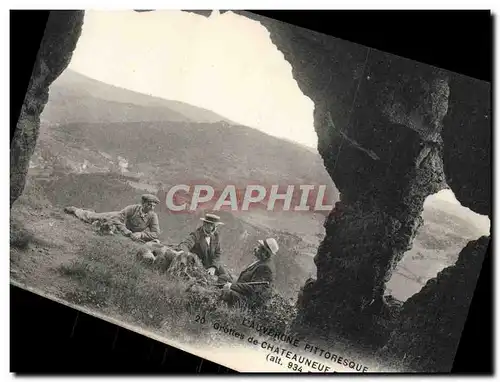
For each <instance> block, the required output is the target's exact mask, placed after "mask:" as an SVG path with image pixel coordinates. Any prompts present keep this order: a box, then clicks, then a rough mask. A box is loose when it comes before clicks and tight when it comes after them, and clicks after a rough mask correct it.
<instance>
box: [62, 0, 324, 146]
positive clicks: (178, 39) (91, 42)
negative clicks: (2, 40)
mask: <svg viewBox="0 0 500 382" xmlns="http://www.w3.org/2000/svg"><path fill="white" fill-rule="evenodd" d="M69 68H71V69H72V70H74V71H76V72H79V73H81V74H84V75H86V76H88V77H91V78H94V79H97V80H99V81H102V82H105V83H109V84H112V85H115V86H119V87H122V88H126V89H130V90H134V91H137V92H140V93H145V94H150V95H153V96H156V97H161V98H165V99H171V100H178V101H182V102H186V103H189V104H191V105H194V106H200V107H203V108H205V109H209V110H212V111H214V112H216V113H218V114H221V115H223V116H224V117H227V118H228V119H230V120H233V121H235V122H238V123H241V124H243V125H246V126H249V127H254V128H256V129H259V130H262V131H264V132H266V133H267V134H270V135H273V136H277V137H280V138H286V139H289V140H292V141H294V142H297V143H300V144H303V145H306V146H308V147H311V148H316V147H317V136H316V133H315V131H314V127H313V108H314V104H313V102H312V101H311V100H310V99H309V98H307V97H306V96H304V95H303V94H302V92H301V91H300V89H299V87H298V85H297V83H296V81H295V80H294V79H293V76H292V72H291V66H290V64H289V63H288V62H287V61H285V59H284V57H283V54H282V53H281V52H280V51H278V49H277V48H276V47H275V46H274V44H273V43H272V42H271V40H270V38H269V32H268V31H267V29H265V28H264V27H263V26H262V25H261V24H260V23H258V22H256V21H253V20H250V19H247V18H245V17H243V16H239V15H236V14H234V13H231V12H228V13H224V14H222V15H221V14H219V13H218V12H216V13H215V14H212V16H210V17H209V18H206V17H203V16H200V15H196V14H192V13H188V12H182V11H176V10H163V11H155V12H142V13H138V12H133V11H86V15H85V20H84V25H83V30H82V35H81V37H80V40H79V41H78V45H77V47H76V50H75V52H74V55H73V58H72V60H71V63H70V66H69Z"/></svg>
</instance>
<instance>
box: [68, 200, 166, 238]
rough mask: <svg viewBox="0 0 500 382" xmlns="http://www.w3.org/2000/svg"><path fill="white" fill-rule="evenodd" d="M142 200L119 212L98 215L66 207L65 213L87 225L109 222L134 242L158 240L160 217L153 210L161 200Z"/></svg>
mask: <svg viewBox="0 0 500 382" xmlns="http://www.w3.org/2000/svg"><path fill="white" fill-rule="evenodd" d="M141 200H142V203H141V204H132V205H130V206H127V207H125V208H124V209H123V210H121V211H117V212H103V213H96V212H94V211H90V210H84V209H80V208H76V207H66V208H65V209H64V211H65V212H67V213H70V214H73V215H75V216H76V217H78V218H79V219H80V220H83V221H85V222H87V223H93V222H95V221H109V222H111V223H112V224H114V225H115V226H116V228H117V229H118V230H119V231H120V232H121V233H122V234H123V235H125V236H128V237H130V238H131V239H132V240H134V241H144V242H148V241H152V240H157V239H158V236H159V234H160V224H159V222H158V215H157V214H156V213H155V212H154V211H153V210H154V207H155V206H156V205H157V204H158V203H160V200H159V199H158V198H157V197H156V196H155V195H151V194H144V195H142V197H141Z"/></svg>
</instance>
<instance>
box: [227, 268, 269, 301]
mask: <svg viewBox="0 0 500 382" xmlns="http://www.w3.org/2000/svg"><path fill="white" fill-rule="evenodd" d="M275 274H276V270H275V267H274V262H273V260H272V259H268V260H265V261H258V262H256V263H253V264H250V266H248V267H247V268H246V269H245V270H243V271H242V272H241V274H240V277H238V281H236V282H235V283H233V284H231V290H232V291H234V292H236V293H239V294H240V295H242V296H244V297H245V298H247V299H251V300H254V301H256V302H257V301H259V300H262V299H266V298H268V297H269V296H270V292H271V287H272V283H273V282H274V277H275ZM252 281H268V282H269V285H268V286H266V285H245V284H244V283H247V282H252Z"/></svg>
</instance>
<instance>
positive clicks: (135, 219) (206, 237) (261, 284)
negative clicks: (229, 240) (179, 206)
mask: <svg viewBox="0 0 500 382" xmlns="http://www.w3.org/2000/svg"><path fill="white" fill-rule="evenodd" d="M159 203H160V200H159V199H158V197H156V196H155V195H151V194H145V195H142V197H141V203H139V204H132V205H129V206H127V207H125V208H124V209H122V210H121V211H119V212H116V213H111V214H114V215H113V217H114V218H115V220H116V222H117V224H118V226H119V228H120V229H119V231H120V232H121V233H122V234H123V235H125V236H128V237H130V238H131V239H132V240H134V241H140V242H146V243H147V242H151V241H156V242H159V236H160V233H161V231H160V224H159V219H158V215H157V214H156V212H155V211H154V209H155V207H156V205H158V204H159ZM65 210H66V212H68V213H73V214H74V215H76V216H77V217H79V218H81V219H82V216H84V217H85V219H82V220H85V221H87V222H90V223H91V222H92V221H93V220H96V219H100V218H102V217H103V216H107V215H104V214H110V213H104V214H98V213H95V212H93V211H87V210H81V209H77V208H75V207H68V208H66V209H65ZM201 220H202V221H203V223H202V224H201V226H199V227H198V228H197V229H196V230H195V231H193V232H191V233H190V234H189V235H188V236H187V237H186V238H185V239H184V240H182V241H181V243H180V244H179V245H178V246H177V247H176V249H177V250H178V253H179V254H180V253H182V252H190V253H193V254H195V255H196V256H198V257H199V259H200V261H201V263H202V264H203V267H204V268H205V269H206V271H207V272H208V273H209V274H210V275H213V276H217V278H218V280H220V281H223V284H224V285H223V287H222V299H223V300H225V301H226V302H227V303H228V304H229V305H230V306H245V305H246V306H248V305H255V304H259V303H262V302H263V301H265V300H266V299H267V298H269V297H270V293H271V287H272V284H273V281H274V278H275V273H276V272H275V266H274V261H273V257H274V256H275V255H276V253H277V252H278V250H279V245H278V243H277V241H276V239H274V238H267V239H264V240H258V241H257V243H256V246H255V247H254V249H253V256H254V258H255V261H253V262H252V263H251V264H250V265H248V266H247V267H246V268H245V269H244V270H243V271H242V272H241V273H240V275H239V277H238V278H237V279H236V280H234V279H233V277H232V276H231V275H230V274H229V273H228V272H227V270H226V269H225V268H224V266H223V265H222V263H221V245H220V240H219V231H218V229H219V227H220V226H222V225H224V223H223V222H222V221H221V219H220V217H219V216H217V215H214V214H206V215H205V216H204V217H203V218H201Z"/></svg>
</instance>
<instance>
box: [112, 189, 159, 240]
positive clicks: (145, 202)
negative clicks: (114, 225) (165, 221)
mask: <svg viewBox="0 0 500 382" xmlns="http://www.w3.org/2000/svg"><path fill="white" fill-rule="evenodd" d="M141 201H142V203H141V204H132V205H130V206H127V207H125V208H124V209H123V210H121V211H120V213H119V217H120V220H121V221H122V222H123V230H122V232H123V234H124V235H125V236H129V237H130V238H131V239H132V240H135V241H146V242H148V241H151V240H157V239H158V236H159V235H160V223H159V221H158V215H157V214H156V212H154V208H155V206H156V205H157V204H158V203H160V200H159V199H158V198H157V197H156V196H155V195H151V194H144V195H142V196H141Z"/></svg>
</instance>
